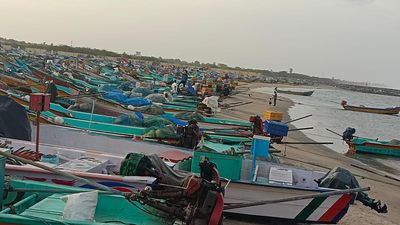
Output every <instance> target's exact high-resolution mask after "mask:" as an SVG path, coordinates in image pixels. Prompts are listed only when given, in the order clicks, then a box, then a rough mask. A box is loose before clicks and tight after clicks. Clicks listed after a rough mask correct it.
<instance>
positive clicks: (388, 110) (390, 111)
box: [341, 100, 400, 115]
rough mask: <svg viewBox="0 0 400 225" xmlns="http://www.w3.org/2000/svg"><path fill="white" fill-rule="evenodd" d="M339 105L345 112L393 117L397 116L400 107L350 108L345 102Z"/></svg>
mask: <svg viewBox="0 0 400 225" xmlns="http://www.w3.org/2000/svg"><path fill="white" fill-rule="evenodd" d="M341 105H342V106H343V109H345V110H351V111H356V112H366V113H376V114H386V115H395V114H399V112H400V107H391V108H373V107H366V106H352V105H348V104H347V101H344V100H343V101H342V102H341Z"/></svg>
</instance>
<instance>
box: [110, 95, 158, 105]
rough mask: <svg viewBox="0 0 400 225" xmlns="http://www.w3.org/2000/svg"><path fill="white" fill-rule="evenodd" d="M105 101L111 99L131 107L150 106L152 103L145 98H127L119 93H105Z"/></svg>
mask: <svg viewBox="0 0 400 225" xmlns="http://www.w3.org/2000/svg"><path fill="white" fill-rule="evenodd" d="M103 96H104V97H105V98H107V99H111V100H114V101H117V102H119V103H121V104H124V105H132V106H144V105H151V104H152V102H151V100H149V99H145V98H128V97H126V96H125V95H124V94H122V93H119V92H106V93H104V95H103Z"/></svg>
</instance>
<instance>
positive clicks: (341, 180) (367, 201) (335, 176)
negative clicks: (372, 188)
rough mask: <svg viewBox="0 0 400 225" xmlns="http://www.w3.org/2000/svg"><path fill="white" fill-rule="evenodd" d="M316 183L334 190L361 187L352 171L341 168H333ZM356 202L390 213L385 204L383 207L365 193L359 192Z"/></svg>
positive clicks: (380, 211) (379, 211) (379, 202)
mask: <svg viewBox="0 0 400 225" xmlns="http://www.w3.org/2000/svg"><path fill="white" fill-rule="evenodd" d="M316 182H317V183H318V185H319V186H320V187H326V188H334V189H349V188H358V187H360V185H359V184H358V181H357V179H356V178H355V177H354V176H353V174H352V173H351V172H350V171H348V170H346V169H343V168H341V167H335V168H333V169H332V170H331V171H329V173H327V174H326V175H325V176H324V177H322V178H321V179H319V180H316ZM356 200H358V201H360V202H362V203H363V204H364V205H365V206H368V207H370V208H371V209H373V210H375V211H377V212H378V213H387V212H388V210H387V206H386V204H383V206H382V203H381V201H380V200H378V201H375V199H372V198H370V197H369V196H368V194H367V193H365V192H359V193H358V194H357V197H356Z"/></svg>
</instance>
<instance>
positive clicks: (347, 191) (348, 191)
mask: <svg viewBox="0 0 400 225" xmlns="http://www.w3.org/2000/svg"><path fill="white" fill-rule="evenodd" d="M369 190H371V188H370V187H364V188H352V189H345V190H337V191H328V192H324V193H318V194H309V195H298V196H294V197H289V198H281V199H272V200H266V201H259V202H249V203H237V204H231V205H227V206H224V210H229V209H239V208H246V207H251V206H260V205H268V204H274V203H281V202H291V201H298V200H304V199H310V198H323V197H329V196H332V195H342V194H351V193H356V192H362V191H369Z"/></svg>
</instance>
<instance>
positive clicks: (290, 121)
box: [285, 114, 312, 124]
mask: <svg viewBox="0 0 400 225" xmlns="http://www.w3.org/2000/svg"><path fill="white" fill-rule="evenodd" d="M310 116H312V114H310V115H307V116H303V117H300V118H297V119H293V120H289V121H287V122H285V123H286V124H288V123H292V122H295V121H298V120H302V119H305V118H308V117H310Z"/></svg>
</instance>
